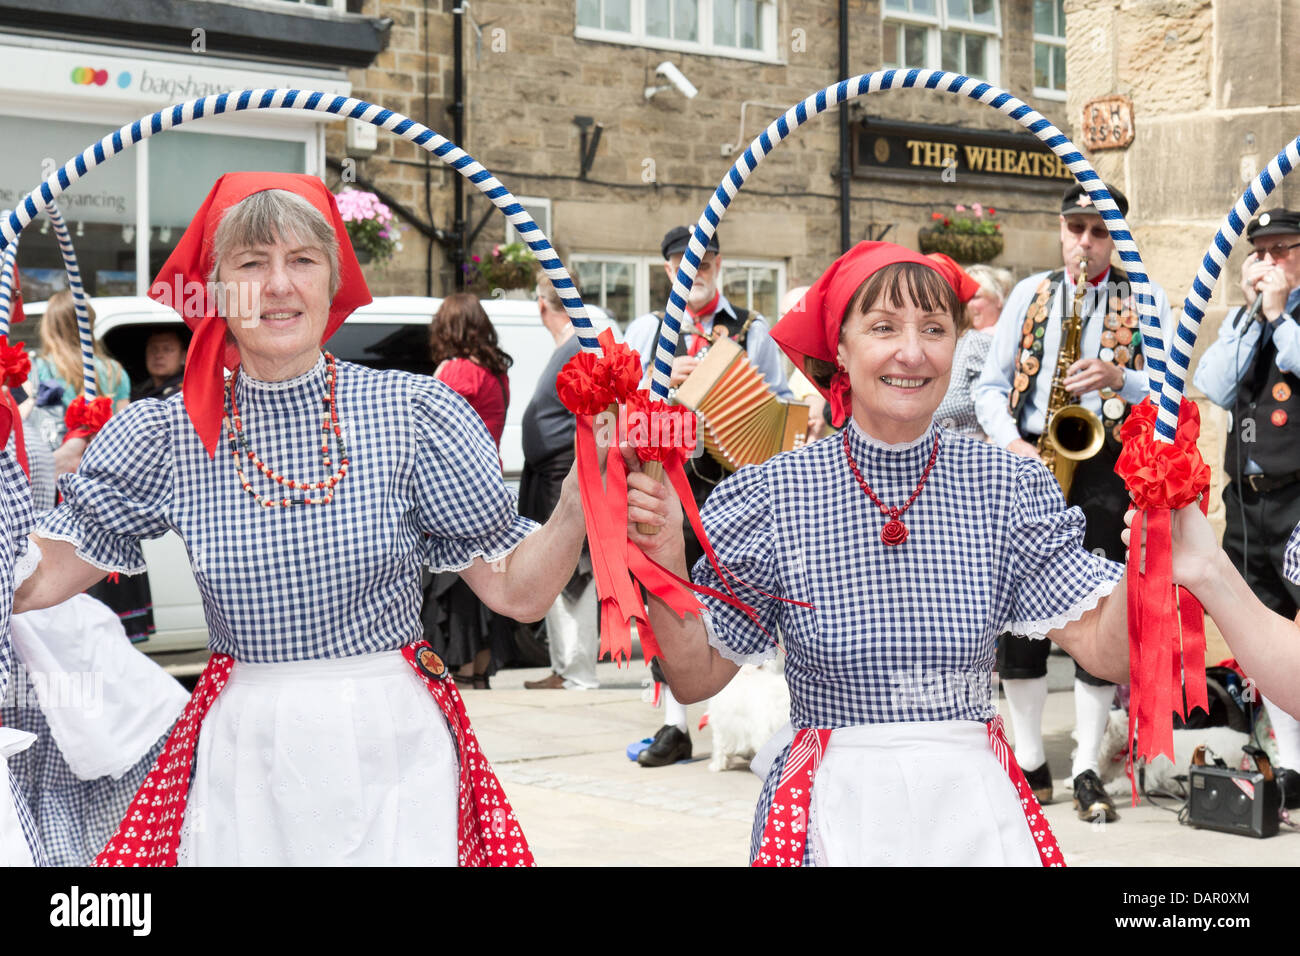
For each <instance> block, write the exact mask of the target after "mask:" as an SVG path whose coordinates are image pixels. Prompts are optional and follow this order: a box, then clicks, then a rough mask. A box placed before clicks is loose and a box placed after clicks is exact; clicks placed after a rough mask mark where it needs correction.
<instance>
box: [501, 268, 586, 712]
mask: <svg viewBox="0 0 1300 956" xmlns="http://www.w3.org/2000/svg"><path fill="white" fill-rule="evenodd" d="M537 310H538V312H539V313H540V314H541V318H542V325H543V326H545V327H546V331H547V332H550V333H551V338H553V339H554V340H555V352H554V353H553V354H552V355H551V360H550V361H549V362H547V363H546V368H545V369H543V370H542V375H541V377H540V378H539V379H538V380H537V390H536V391H535V392H533V399H532V401H530V402H529V403H528V408H527V409H526V410H525V411H524V432H523V442H524V473H523V477H522V478H521V479H520V482H519V513H520V514H521V515H523V516H524V517H525V518H532V519H533V520H534V521H542V522H545V521H546V519H547V518H549V517H550V516H551V512H552V511H554V510H555V505H556V503H557V502H558V501H559V500H560V486H561V485H562V484H563V483H564V476H565V475H567V474H568V473H569V469H570V468H571V467H572V466H573V457H574V454H573V433H574V428H575V422H574V417H573V412H571V411H569V410H568V409H567V408H565V407H564V405H563V404H562V403H561V402H560V397H559V395H558V394H557V393H556V390H555V377H556V376H557V375H559V373H560V369H562V368H563V367H564V365H565V363H566V362H568V361H569V359H571V358H573V357H574V356H575V355H577V354H578V351H579V346H578V337H577V335H576V334H574V330H573V325H572V323H570V322H569V316H568V313H566V312H565V311H564V303H563V302H561V301H560V296H559V293H557V292H556V291H555V286H553V285H552V284H551V280H550V279H548V278H547V277H546V276H545V275H539V276H538V279H537ZM588 310H589V311H590V310H591V307H590V306H588ZM597 622H598V614H597V602H596V582H595V578H594V576H593V575H592V571H591V555H590V554H589V553H588V552H587V551H586V549H585V547H584V550H583V552H582V558H581V559H580V560H579V561H578V567H577V569H576V570H575V571H574V572H573V577H571V578H570V579H569V583H568V584H567V585H565V588H564V590H563V591H561V592H560V594H559V596H558V597H557V598H556V599H555V603H554V604H553V605H552V606H551V610H550V611H548V612H547V614H546V637H547V644H548V646H549V648H550V652H551V673H550V675H548V676H547V677H543V678H542V679H541V680H530V681H524V686H525V687H526V688H528V689H529V690H558V689H560V688H566V689H574V688H580V689H583V690H586V689H589V688H594V687H598V686H600V682H599V681H598V680H597V679H596V658H597V656H598V655H599V653H600V631H599V627H598V623H597Z"/></svg>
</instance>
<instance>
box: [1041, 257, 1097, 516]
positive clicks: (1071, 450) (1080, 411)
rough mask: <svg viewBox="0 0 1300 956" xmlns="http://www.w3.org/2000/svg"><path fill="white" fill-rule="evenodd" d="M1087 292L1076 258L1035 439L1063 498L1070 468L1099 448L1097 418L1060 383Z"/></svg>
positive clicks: (1077, 337) (1083, 266)
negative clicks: (1053, 369)
mask: <svg viewBox="0 0 1300 956" xmlns="http://www.w3.org/2000/svg"><path fill="white" fill-rule="evenodd" d="M1087 292H1088V260H1087V259H1086V258H1082V259H1080V260H1079V277H1078V279H1076V280H1075V283H1074V302H1073V303H1072V305H1071V307H1070V317H1069V318H1068V319H1066V321H1065V322H1064V323H1063V324H1062V327H1061V347H1060V349H1059V350H1058V351H1057V354H1056V372H1055V374H1053V376H1052V392H1051V397H1050V398H1049V399H1048V403H1047V417H1046V421H1045V423H1044V426H1043V434H1042V436H1041V437H1040V438H1039V439H1038V454H1039V455H1040V456H1041V457H1042V459H1043V464H1045V465H1046V466H1047V467H1048V469H1049V470H1050V471H1051V472H1052V474H1053V475H1054V476H1056V481H1057V483H1058V484H1059V485H1060V486H1061V492H1062V494H1064V495H1065V497H1066V500H1067V501H1068V500H1069V497H1070V485H1071V484H1072V483H1073V481H1074V469H1075V467H1076V466H1077V465H1078V463H1079V462H1081V461H1086V460H1087V459H1089V458H1091V457H1092V456H1093V455H1095V454H1097V452H1098V451H1100V450H1101V445H1102V441H1103V440H1104V439H1105V431H1104V430H1103V428H1102V424H1101V419H1099V418H1098V417H1097V416H1096V415H1094V414H1093V413H1092V412H1090V411H1088V410H1087V409H1086V408H1084V407H1083V406H1082V405H1080V404H1079V399H1078V398H1077V397H1076V396H1074V395H1071V394H1070V393H1069V392H1068V391H1067V390H1066V388H1065V386H1064V385H1063V384H1062V383H1063V382H1064V381H1065V374H1066V370H1067V369H1069V367H1070V366H1071V365H1073V364H1074V363H1075V362H1077V361H1078V360H1079V350H1080V346H1081V344H1082V341H1083V297H1084V296H1085V295H1086V294H1087Z"/></svg>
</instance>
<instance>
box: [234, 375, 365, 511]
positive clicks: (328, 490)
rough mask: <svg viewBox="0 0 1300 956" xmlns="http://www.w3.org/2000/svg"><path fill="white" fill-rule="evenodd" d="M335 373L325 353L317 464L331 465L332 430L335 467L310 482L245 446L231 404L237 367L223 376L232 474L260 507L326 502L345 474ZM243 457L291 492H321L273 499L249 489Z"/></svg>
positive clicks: (236, 412) (241, 427)
mask: <svg viewBox="0 0 1300 956" xmlns="http://www.w3.org/2000/svg"><path fill="white" fill-rule="evenodd" d="M337 372H338V367H337V365H336V364H335V361H334V356H333V355H331V354H330V353H329V352H326V353H325V382H326V384H327V385H328V387H329V392H328V393H327V394H326V395H325V397H324V398H323V399H322V401H323V402H324V403H325V413H324V415H323V416H322V419H321V426H320V427H321V431H323V432H324V433H325V437H324V438H323V439H321V447H320V451H321V463H322V464H323V465H324V466H325V467H326V468H330V467H332V466H333V461H331V459H330V446H329V442H330V432H331V431H332V432H333V433H334V441H335V443H336V444H337V445H338V455H339V467H338V470H337V471H336V472H334V474H333V475H331V476H330V477H329V478H325V479H323V480H321V481H314V482H306V481H297V480H295V479H293V478H286V477H285V476H284V475H281V474H279V473H278V472H275V471H272V470H271V469H270V468H268V467H267V466H266V463H265V462H263V461H262V459H261V458H260V457H259V456H258V455H257V453H256V452H255V451H253V449H252V448H250V447H249V445H248V439H247V438H246V437H245V435H244V423H243V420H242V419H241V417H240V414H239V406H238V405H237V404H236V403H235V379H236V378H237V377H238V375H239V370H238V369H236V370H235V373H234V374H233V375H231V376H230V378H228V379H226V394H227V395H228V396H229V398H230V414H229V415H228V416H226V431H227V434H228V435H229V437H230V455H231V457H232V458H233V459H234V462H235V474H237V475H238V476H239V486H240V487H241V488H243V489H244V490H245V491H247V492H248V493H249V494H250V495H252V496H253V498H254V499H255V500H256V501H257V503H258V504H259V505H262V506H263V507H264V508H274V507H276V506H277V505H278V506H279V507H281V508H288V507H289V506H290V505H327V504H329V503H330V502H331V501H333V500H334V489H335V487H336V486H337V485H338V483H339V482H340V481H342V480H343V479H344V478H346V477H347V474H348V465H349V460H348V449H347V445H346V444H345V443H344V441H343V430H342V429H341V428H340V427H339V412H338V403H337V401H336V400H335V397H334V382H335V379H336V378H337ZM245 458H247V459H248V460H249V461H251V462H252V463H253V465H254V466H255V467H256V468H257V470H258V471H260V472H261V473H262V474H263V475H265V476H266V477H267V478H270V479H271V480H272V481H274V482H275V483H276V484H278V485H281V486H283V487H285V488H288V489H290V490H292V491H324V492H325V494H324V495H322V496H321V497H319V498H273V497H270V496H269V495H260V494H258V493H257V492H256V491H254V490H253V486H252V484H251V483H250V482H249V480H248V477H247V475H245V474H244V466H243V461H244V459H245Z"/></svg>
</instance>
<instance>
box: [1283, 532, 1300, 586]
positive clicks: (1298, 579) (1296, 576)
mask: <svg viewBox="0 0 1300 956" xmlns="http://www.w3.org/2000/svg"><path fill="white" fill-rule="evenodd" d="M1282 573H1283V574H1284V575H1285V576H1286V579H1287V580H1288V581H1290V582H1291V583H1292V584H1300V524H1298V525H1296V526H1295V527H1294V528H1292V529H1291V537H1290V538H1288V539H1287V542H1286V557H1285V558H1283V559H1282Z"/></svg>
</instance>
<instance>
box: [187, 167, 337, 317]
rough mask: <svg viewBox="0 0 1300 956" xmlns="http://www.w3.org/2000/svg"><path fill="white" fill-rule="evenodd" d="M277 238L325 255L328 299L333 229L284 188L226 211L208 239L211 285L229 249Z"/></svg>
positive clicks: (333, 286) (333, 282)
mask: <svg viewBox="0 0 1300 956" xmlns="http://www.w3.org/2000/svg"><path fill="white" fill-rule="evenodd" d="M280 238H285V239H288V240H292V241H296V242H300V243H302V244H304V245H314V246H316V247H317V248H319V249H320V250H321V251H322V252H324V253H325V258H326V259H327V260H328V261H329V267H330V299H331V300H332V299H333V298H334V293H336V292H338V290H339V241H338V237H337V236H336V235H335V234H334V227H333V226H331V225H330V223H329V222H328V221H327V220H326V219H325V217H324V216H322V215H321V213H320V210H318V209H317V208H316V207H315V206H313V205H312V204H311V203H310V202H308V201H307V200H306V199H304V198H303V197H302V196H299V195H298V194H297V193H291V192H289V191H288V190H287V189H264V190H262V191H261V192H257V193H253V194H252V195H251V196H249V197H247V198H246V199H243V200H241V201H240V202H238V203H236V204H235V205H233V206H231V207H230V208H229V209H227V210H226V214H225V215H224V216H222V217H221V222H220V223H219V224H218V226H217V231H216V233H215V234H214V235H213V237H212V272H211V273H210V274H209V275H208V281H209V282H215V281H216V278H217V271H218V270H219V269H220V268H221V260H222V259H224V258H225V257H226V256H227V255H229V254H230V252H231V250H233V249H243V248H247V247H249V246H261V245H270V244H272V243H274V242H276V241H277V240H279V239H280Z"/></svg>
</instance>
